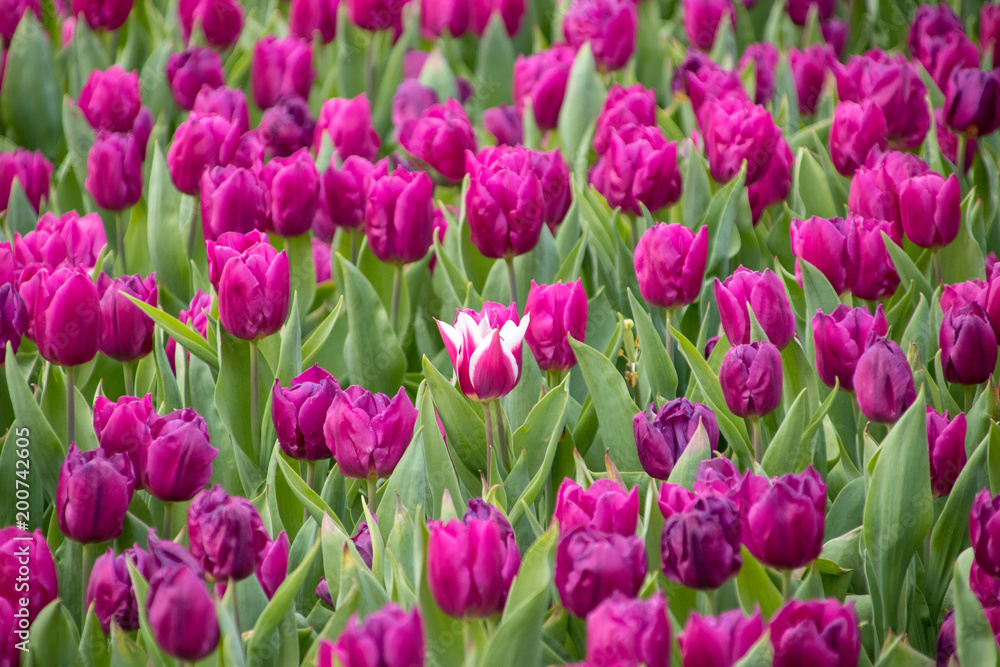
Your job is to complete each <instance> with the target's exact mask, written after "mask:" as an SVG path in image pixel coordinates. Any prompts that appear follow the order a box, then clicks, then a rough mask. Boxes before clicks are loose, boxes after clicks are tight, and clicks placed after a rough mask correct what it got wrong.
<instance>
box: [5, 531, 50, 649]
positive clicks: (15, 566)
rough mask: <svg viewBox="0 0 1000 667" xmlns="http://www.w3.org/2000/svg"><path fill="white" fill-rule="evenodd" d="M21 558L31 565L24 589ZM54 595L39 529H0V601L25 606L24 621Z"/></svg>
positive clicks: (42, 537)
mask: <svg viewBox="0 0 1000 667" xmlns="http://www.w3.org/2000/svg"><path fill="white" fill-rule="evenodd" d="M25 558H27V561H28V562H29V563H30V564H31V566H30V567H31V570H30V572H31V581H30V583H31V585H30V586H29V587H28V588H24V581H23V580H22V581H18V577H19V574H20V571H21V568H22V567H23V566H24V559H25ZM58 595H59V582H58V580H57V579H56V564H55V561H53V560H52V552H51V551H50V550H49V545H48V543H47V542H46V541H45V536H44V535H42V531H41V530H39V529H36V530H35V532H34V533H29V532H27V531H24V530H21V529H20V528H16V527H14V526H10V527H8V528H0V600H15V601H17V602H18V603H19V604H18V605H17V606H18V607H20V608H26V609H27V611H28V620H29V621H34V620H35V617H37V616H38V612H40V611H41V610H42V609H44V608H45V607H46V606H47V605H48V604H49V603H50V602H52V601H53V600H55V599H56V596H58ZM22 600H23V601H24V602H23V603H22ZM0 655H2V654H0ZM14 664H16V663H14Z"/></svg>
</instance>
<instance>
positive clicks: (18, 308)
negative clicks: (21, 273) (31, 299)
mask: <svg viewBox="0 0 1000 667" xmlns="http://www.w3.org/2000/svg"><path fill="white" fill-rule="evenodd" d="M27 330H28V309H27V308H26V307H25V305H24V300H23V299H22V298H21V295H20V294H18V291H17V288H16V287H15V286H14V284H13V283H12V282H8V283H5V284H3V285H0V345H2V346H3V348H4V349H5V350H6V349H7V343H10V345H11V349H12V350H13V351H14V352H15V353H16V352H17V348H18V347H19V346H20V345H21V337H22V336H23V335H24V333H25V332H26V331H27ZM2 365H3V364H0V366H2Z"/></svg>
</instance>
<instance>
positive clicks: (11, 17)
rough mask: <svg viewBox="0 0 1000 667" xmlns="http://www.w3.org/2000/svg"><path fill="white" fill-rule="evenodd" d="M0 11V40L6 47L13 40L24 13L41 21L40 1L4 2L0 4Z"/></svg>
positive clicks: (18, 0) (10, 0)
mask: <svg viewBox="0 0 1000 667" xmlns="http://www.w3.org/2000/svg"><path fill="white" fill-rule="evenodd" d="M0 9H2V10H3V11H0V38H2V39H3V41H4V42H6V43H7V44H8V45H9V44H10V40H12V39H14V31H15V30H17V26H18V24H19V23H20V22H21V18H22V17H23V16H24V15H25V14H26V13H28V12H31V13H32V14H34V15H35V19H37V20H38V21H41V20H42V3H41V0H5V1H4V2H3V3H2V4H0ZM5 53H6V51H5Z"/></svg>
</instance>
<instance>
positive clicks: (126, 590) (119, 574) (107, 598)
mask: <svg viewBox="0 0 1000 667" xmlns="http://www.w3.org/2000/svg"><path fill="white" fill-rule="evenodd" d="M127 561H132V564H133V565H135V567H136V569H137V570H139V572H140V573H141V574H142V576H143V577H144V578H145V579H147V580H148V579H149V578H150V577H152V576H153V571H154V570H153V563H152V560H151V559H150V557H149V554H147V553H146V552H145V551H143V550H142V549H139V548H138V547H134V548H129V549H126V550H125V551H124V552H123V553H122V554H120V555H118V556H115V551H114V549H113V548H111V547H108V550H107V552H105V553H104V554H102V555H101V556H99V557H98V558H97V560H96V561H94V569H93V571H92V572H91V573H90V581H89V583H88V584H87V596H86V600H85V602H84V606H85V607H87V608H90V606H91V605H93V607H94V613H95V614H96V615H97V620H98V621H100V623H101V630H103V631H104V634H110V632H111V621H112V620H113V621H114V622H115V624H116V625H118V627H119V628H121V629H122V630H124V631H126V632H132V631H133V630H138V629H139V607H138V605H137V604H136V599H135V591H134V590H133V589H132V579H131V578H130V577H129V573H128V565H127Z"/></svg>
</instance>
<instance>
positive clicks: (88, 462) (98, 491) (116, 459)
mask: <svg viewBox="0 0 1000 667" xmlns="http://www.w3.org/2000/svg"><path fill="white" fill-rule="evenodd" d="M134 485H135V478H134V476H133V473H132V466H131V464H130V463H129V461H128V459H127V458H125V456H124V455H123V454H114V455H112V456H110V457H109V456H108V455H107V453H106V452H105V451H104V450H103V449H101V448H97V449H93V450H91V451H89V452H81V451H80V450H79V449H77V446H76V445H75V444H74V443H70V446H69V454H67V455H66V460H65V461H63V464H62V468H61V469H60V471H59V486H58V488H57V489H56V516H57V518H58V519H59V529H60V530H62V532H63V534H64V535H66V537H68V538H70V539H71V540H74V541H76V542H81V543H83V544H97V543H98V542H110V541H111V540H113V539H115V538H116V537H118V536H119V535H121V533H122V528H123V526H124V524H125V513H126V512H127V511H128V505H129V503H130V502H132V490H133V488H134Z"/></svg>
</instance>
